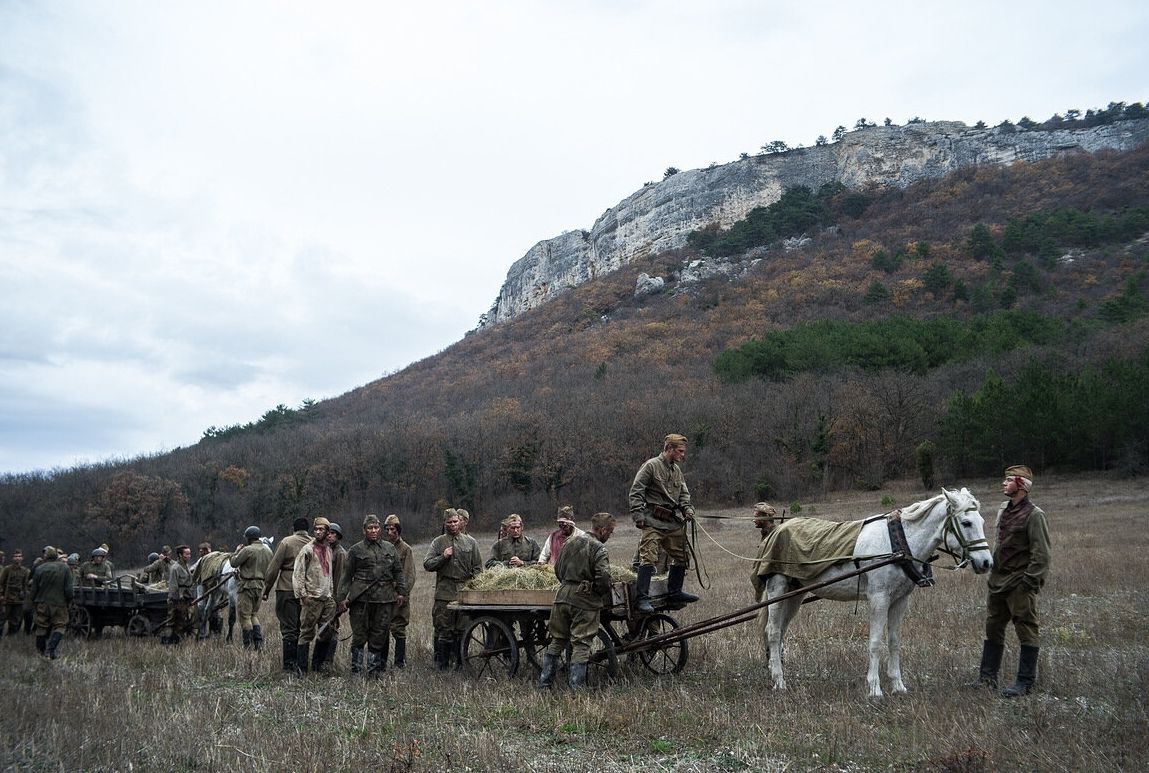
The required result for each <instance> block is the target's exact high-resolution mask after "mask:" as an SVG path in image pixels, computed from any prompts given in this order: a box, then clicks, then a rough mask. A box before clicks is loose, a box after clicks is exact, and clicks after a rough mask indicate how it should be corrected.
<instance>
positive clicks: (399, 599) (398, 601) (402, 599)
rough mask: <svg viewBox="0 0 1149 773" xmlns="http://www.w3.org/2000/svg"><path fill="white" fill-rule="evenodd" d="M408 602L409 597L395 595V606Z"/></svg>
mask: <svg viewBox="0 0 1149 773" xmlns="http://www.w3.org/2000/svg"><path fill="white" fill-rule="evenodd" d="M406 603H407V597H406V596H396V597H395V606H397V607H401V606H403V605H404V604H406Z"/></svg>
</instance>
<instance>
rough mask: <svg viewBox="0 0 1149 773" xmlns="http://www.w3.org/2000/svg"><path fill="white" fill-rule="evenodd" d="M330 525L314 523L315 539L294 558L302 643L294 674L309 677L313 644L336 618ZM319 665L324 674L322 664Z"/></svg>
mask: <svg viewBox="0 0 1149 773" xmlns="http://www.w3.org/2000/svg"><path fill="white" fill-rule="evenodd" d="M330 525H331V521H329V520H327V519H326V518H323V517H319V518H316V519H315V520H314V521H312V529H311V533H312V535H314V539H312V541H311V542H308V543H307V544H306V545H304V546H303V547H302V548H301V549H300V551H299V555H297V556H296V557H295V571H293V572H292V573H291V585H292V587H293V588H294V590H295V597H296V598H297V599H299V640H298V642H297V643H296V647H295V670H296V671H297V672H298V673H300V674H306V673H307V669H308V660H307V658H308V655H309V654H310V650H311V642H312V641H314V639H315V637H316V635H317V634H318V632H319V629H320V628H322V627H323V626H325V625H327V624H328V623H329V622H331V619H332V618H333V617H335V597H334V596H333V595H332V594H333V593H334V591H335V582H334V580H333V579H332V576H331V563H332V555H331V548H330V547H329V546H328V545H327V527H328V526H330ZM316 665H318V666H319V667H320V670H322V667H323V663H322V662H317V663H316Z"/></svg>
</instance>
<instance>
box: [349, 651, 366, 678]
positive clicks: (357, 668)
mask: <svg viewBox="0 0 1149 773" xmlns="http://www.w3.org/2000/svg"><path fill="white" fill-rule="evenodd" d="M351 673H353V674H362V673H363V648H362V647H352V648H351Z"/></svg>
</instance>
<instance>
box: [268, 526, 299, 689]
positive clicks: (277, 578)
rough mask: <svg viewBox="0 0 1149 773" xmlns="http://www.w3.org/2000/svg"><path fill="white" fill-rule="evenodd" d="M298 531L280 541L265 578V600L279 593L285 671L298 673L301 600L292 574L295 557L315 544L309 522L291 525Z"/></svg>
mask: <svg viewBox="0 0 1149 773" xmlns="http://www.w3.org/2000/svg"><path fill="white" fill-rule="evenodd" d="M291 527H292V529H294V530H295V531H294V532H293V533H292V534H291V535H289V536H287V537H284V538H283V539H281V540H280V541H279V544H278V545H276V547H275V554H274V555H272V557H271V563H270V564H268V565H267V575H265V576H264V578H263V600H264V601H267V597H268V596H270V595H271V592H272V591H275V616H276V618H278V620H279V635H280V637H282V639H283V670H284V671H294V670H295V655H296V652H295V650H296V647H297V646H298V642H299V609H300V607H299V599H297V598H296V597H295V587H294V586H293V585H292V582H291V580H292V575H293V574H294V573H295V558H296V556H298V555H299V551H300V550H302V549H303V546H304V545H306V544H307V543H308V542H310V541H311V536H310V535H309V534H308V533H307V519H306V518H296V519H295V522H294V523H293V524H292V525H291Z"/></svg>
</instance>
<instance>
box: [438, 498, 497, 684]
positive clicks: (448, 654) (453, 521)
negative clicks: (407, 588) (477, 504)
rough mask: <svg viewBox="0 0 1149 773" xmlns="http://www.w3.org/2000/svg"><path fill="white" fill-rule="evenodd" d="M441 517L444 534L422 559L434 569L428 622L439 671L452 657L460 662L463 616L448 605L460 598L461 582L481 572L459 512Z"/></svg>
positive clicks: (479, 556)
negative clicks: (433, 587)
mask: <svg viewBox="0 0 1149 773" xmlns="http://www.w3.org/2000/svg"><path fill="white" fill-rule="evenodd" d="M443 519H444V520H443V527H444V529H445V533H444V534H440V535H439V536H438V537H436V538H435V539H433V540H432V541H431V547H430V548H428V550H427V555H426V557H424V558H423V568H424V569H426V570H427V571H428V572H435V603H434V606H432V607H431V622H432V624H433V626H434V629H435V667H436V668H438V669H439V670H440V671H445V670H446V669H447V668H449V667H450V665H451V661H452V659H455V660H456V661H457V662H458V663H459V664H460V665H461V664H462V661H461V659H460V658H459V651H458V650H459V639H460V637H461V636H462V627H463V623H464V619H463V616H462V615H461V614H459V613H458V612H456V611H454V610H452V609H449V608H448V607H447V605H448V604H450V603H451V602H452V601H455V600H457V599H458V598H459V588H460V587H461V586H462V585H463V583H465V582H466V581H467V580H469V579H471V578H472V577H474V576H475V575H477V574H478V573H479V572H481V571H483V556H482V554H481V553H480V552H479V543H478V542H476V541H475V539H474V538H473V537H471V536H469V535H466V534H463V533H462V529H463V520H462V519H461V518H460V517H459V513H458V512H457V511H456V510H454V509H450V508H448V509H447V510H445V511H443Z"/></svg>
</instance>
